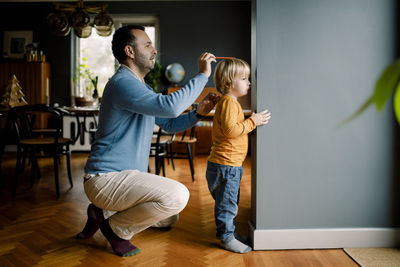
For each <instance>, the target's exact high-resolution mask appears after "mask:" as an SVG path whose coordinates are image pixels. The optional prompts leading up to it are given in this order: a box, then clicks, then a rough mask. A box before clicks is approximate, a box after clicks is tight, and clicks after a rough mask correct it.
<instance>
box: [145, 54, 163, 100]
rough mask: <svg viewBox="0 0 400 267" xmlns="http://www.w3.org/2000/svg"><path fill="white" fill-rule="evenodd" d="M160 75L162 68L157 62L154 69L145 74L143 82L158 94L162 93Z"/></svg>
mask: <svg viewBox="0 0 400 267" xmlns="http://www.w3.org/2000/svg"><path fill="white" fill-rule="evenodd" d="M162 73H163V66H162V65H161V64H160V62H159V61H158V60H156V61H155V62H154V68H153V69H152V70H151V71H150V72H149V73H147V75H146V77H144V80H145V82H146V83H147V84H148V85H149V86H150V87H151V88H153V90H154V92H156V93H160V92H161V91H162V88H161V85H162Z"/></svg>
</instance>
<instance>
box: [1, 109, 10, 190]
mask: <svg viewBox="0 0 400 267" xmlns="http://www.w3.org/2000/svg"><path fill="white" fill-rule="evenodd" d="M0 123H1V126H2V127H1V129H0V188H3V187H4V181H3V173H2V166H1V165H2V162H3V154H4V149H5V146H6V144H7V141H8V131H7V124H8V121H7V115H6V114H4V113H0Z"/></svg>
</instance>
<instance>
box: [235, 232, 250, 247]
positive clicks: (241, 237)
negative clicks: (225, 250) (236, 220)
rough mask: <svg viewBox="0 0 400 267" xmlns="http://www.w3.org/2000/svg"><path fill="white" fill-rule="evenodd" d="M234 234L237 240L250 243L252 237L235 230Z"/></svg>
mask: <svg viewBox="0 0 400 267" xmlns="http://www.w3.org/2000/svg"><path fill="white" fill-rule="evenodd" d="M233 234H234V236H235V238H236V239H237V240H239V241H240V242H242V243H243V244H246V245H250V238H249V237H244V236H242V235H241V234H239V233H236V232H234V233H233Z"/></svg>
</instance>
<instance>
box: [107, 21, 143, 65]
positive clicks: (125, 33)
mask: <svg viewBox="0 0 400 267" xmlns="http://www.w3.org/2000/svg"><path fill="white" fill-rule="evenodd" d="M132 30H142V31H144V27H143V26H141V25H125V26H122V27H121V28H119V29H118V30H116V31H115V33H114V36H113V39H112V42H111V44H112V51H113V54H114V57H115V58H116V59H117V60H118V62H119V63H121V62H122V61H124V60H125V59H126V57H127V56H126V54H125V46H126V45H130V46H132V47H133V48H135V47H136V43H135V41H136V37H135V35H134V34H133V33H132Z"/></svg>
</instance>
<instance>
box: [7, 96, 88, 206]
mask: <svg viewBox="0 0 400 267" xmlns="http://www.w3.org/2000/svg"><path fill="white" fill-rule="evenodd" d="M64 115H69V116H72V115H73V114H71V113H69V112H68V111H66V110H63V109H61V108H57V107H49V106H46V105H42V104H37V105H26V106H20V107H15V108H12V109H11V110H10V111H9V114H8V116H9V119H10V121H11V123H12V127H13V130H14V131H15V133H16V138H17V160H16V171H15V177H14V181H13V187H12V196H13V197H14V196H15V193H16V188H17V183H18V176H19V175H20V173H21V171H23V170H24V166H25V159H26V158H29V159H30V162H31V165H32V166H31V187H33V183H34V178H35V174H36V175H37V177H38V178H39V177H40V176H41V175H40V170H39V165H38V162H37V158H48V157H52V158H53V161H54V162H53V164H54V179H55V185H56V194H57V198H59V197H60V189H59V179H58V164H59V162H60V157H61V156H63V155H65V156H66V160H67V172H68V179H69V182H70V185H71V187H72V186H73V182H72V175H71V158H70V157H71V151H70V145H72V144H73V143H75V141H76V140H77V138H78V137H79V135H80V131H79V128H78V131H77V134H76V136H75V137H74V138H64V137H63V135H62V134H63V133H62V128H63V127H62V123H63V116H64ZM75 117H76V120H77V123H78V122H79V118H78V116H77V115H75ZM46 119H48V120H47V122H48V127H47V128H45V129H42V128H37V126H36V124H41V123H40V122H42V123H43V121H44V120H46ZM35 121H37V122H36V123H35ZM38 122H39V123H38Z"/></svg>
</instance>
